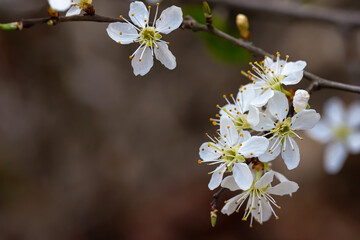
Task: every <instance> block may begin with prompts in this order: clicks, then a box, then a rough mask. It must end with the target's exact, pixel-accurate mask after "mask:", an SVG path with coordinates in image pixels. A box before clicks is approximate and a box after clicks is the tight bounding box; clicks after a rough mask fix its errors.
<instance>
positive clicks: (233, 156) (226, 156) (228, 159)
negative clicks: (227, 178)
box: [222, 146, 245, 171]
mask: <svg viewBox="0 0 360 240" xmlns="http://www.w3.org/2000/svg"><path fill="white" fill-rule="evenodd" d="M238 149H239V147H238V146H235V147H231V148H228V149H226V150H225V151H224V152H223V156H222V160H223V161H224V162H225V163H226V165H227V166H228V168H229V171H232V165H233V164H234V163H236V162H244V161H245V158H244V157H243V156H242V155H241V154H239V153H238Z"/></svg>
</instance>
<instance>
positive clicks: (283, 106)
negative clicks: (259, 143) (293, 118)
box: [268, 91, 289, 121]
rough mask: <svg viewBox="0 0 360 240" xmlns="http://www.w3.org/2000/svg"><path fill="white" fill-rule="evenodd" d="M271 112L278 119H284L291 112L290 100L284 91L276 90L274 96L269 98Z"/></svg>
mask: <svg viewBox="0 0 360 240" xmlns="http://www.w3.org/2000/svg"><path fill="white" fill-rule="evenodd" d="M268 108H269V112H270V113H271V114H272V115H273V116H274V117H275V118H276V119H278V120H280V121H282V120H284V119H285V118H286V116H287V114H288V112H289V102H288V100H287V98H286V96H285V94H284V93H282V92H279V91H275V92H274V96H273V97H272V98H271V99H269V103H268Z"/></svg>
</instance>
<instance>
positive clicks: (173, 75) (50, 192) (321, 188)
mask: <svg viewBox="0 0 360 240" xmlns="http://www.w3.org/2000/svg"><path fill="white" fill-rule="evenodd" d="M234 1H235V2H236V0H234ZM239 2H244V1H239ZM251 2H261V3H262V4H264V5H271V4H277V5H276V6H281V5H282V4H287V3H288V2H290V1H280V0H276V1H275V0H274V1H269V0H263V1H260V0H256V1H255V0H254V1H251ZM291 2H296V4H300V5H307V6H309V7H311V6H316V7H324V8H332V9H339V10H348V11H360V2H359V1H358V0H306V1H305V0H304V1H301V0H297V1H295V0H294V1H291ZM200 3H201V1H166V0H165V1H163V2H162V4H161V9H164V8H165V7H167V6H170V5H172V4H176V5H178V6H181V7H183V10H184V12H185V13H190V14H192V15H193V16H194V17H196V18H197V19H199V18H200V20H201V5H200ZM279 4H280V5H279ZM46 6H47V5H46V1H45V0H30V1H29V0H0V22H10V21H15V20H19V19H21V18H32V17H43V16H46V14H47V13H46ZM94 6H95V9H96V12H97V13H98V14H100V15H106V16H113V17H117V16H119V15H120V14H123V15H124V16H125V15H127V13H128V9H129V1H124V0H102V1H100V0H94ZM212 6H213V10H214V15H215V16H214V19H215V20H214V21H215V22H216V25H217V26H218V27H220V28H222V29H224V30H225V31H227V32H229V33H231V34H234V35H236V34H238V33H237V32H236V27H235V23H234V22H235V16H236V14H237V13H240V12H241V13H245V14H246V15H247V16H248V17H249V20H250V25H251V29H250V30H251V34H252V39H251V41H253V42H254V43H255V44H256V45H258V46H260V47H262V48H264V49H265V50H267V51H268V52H272V53H275V52H276V51H280V52H281V53H282V54H283V55H286V54H289V55H290V60H294V61H295V60H299V59H301V60H306V61H307V63H308V66H307V70H308V71H311V72H313V73H315V74H317V75H319V76H322V77H325V78H329V79H331V80H334V81H338V82H346V83H352V84H357V85H359V84H360V76H359V75H360V74H359V69H360V63H359V59H360V58H359V56H360V55H359V54H360V52H359V51H360V50H359V49H360V31H359V28H357V29H354V30H352V31H349V29H347V28H346V27H344V26H341V25H336V24H329V23H323V22H317V21H309V20H304V19H299V18H291V17H289V16H285V15H282V14H275V13H274V14H272V13H270V12H263V11H257V10H254V9H249V8H246V7H234V6H229V5H228V4H224V3H223V2H222V1H220V0H219V1H216V3H215V4H212ZM106 27H107V24H104V23H84V22H83V23H81V22H80V23H63V24H59V25H58V26H55V27H49V26H46V25H38V26H35V27H33V28H31V29H26V30H24V31H21V32H0V239H1V240H3V239H4V240H18V239H19V240H22V239H24V240H30V239H37V240H43V239H52V240H57V239H68V240H75V239H76V240H85V239H86V240H87V239H88V240H97V239H130V240H138V239H149V240H152V239H157V240H162V239H167V240H172V239H174V240H177V239H207V240H210V239H224V240H227V239H229V240H230V239H299V240H300V239H327V240H330V239H339V238H342V239H356V238H357V237H358V236H359V234H360V228H359V226H360V219H359V216H360V207H359V200H360V192H359V186H360V175H359V173H358V168H359V167H360V161H359V156H350V157H349V158H348V160H347V162H346V163H345V165H344V168H343V169H342V171H341V172H340V173H339V174H338V175H334V176H332V175H328V174H326V173H325V172H324V170H323V165H322V164H323V162H322V158H323V147H322V146H321V145H319V144H318V143H316V142H314V141H313V140H311V139H305V141H302V142H301V143H299V144H300V147H301V148H300V149H301V163H300V166H299V167H298V168H297V169H295V170H293V171H289V170H287V169H286V168H285V165H284V163H283V162H282V161H281V160H277V161H275V162H274V165H273V168H274V169H276V170H278V171H280V172H282V173H284V175H286V176H287V177H288V178H289V179H291V180H293V181H296V182H298V183H299V185H300V189H299V190H298V192H297V193H296V194H294V195H293V197H292V198H290V197H288V196H285V197H278V198H276V200H277V201H278V203H279V205H281V206H282V209H281V210H278V211H277V214H278V215H279V216H280V219H279V220H275V219H274V218H271V219H270V221H269V222H267V223H265V224H264V225H263V226H260V225H258V224H254V227H253V228H249V222H243V221H241V216H239V215H232V216H230V217H227V216H224V215H221V214H219V216H218V221H217V225H216V227H215V228H212V227H211V225H210V218H209V204H210V202H211V200H212V194H213V192H211V191H209V190H208V188H207V184H208V181H209V176H208V175H207V172H208V171H210V170H211V169H212V167H206V166H199V165H198V164H197V159H198V158H199V156H198V148H199V146H200V145H201V144H202V143H203V142H204V141H206V136H205V135H204V133H205V132H209V133H212V132H214V131H215V128H214V127H213V126H212V125H211V124H210V122H209V121H208V118H209V117H212V116H214V115H215V114H216V113H217V109H216V107H215V106H216V104H220V105H222V104H224V103H225V102H224V100H223V99H222V97H221V96H222V94H229V93H236V92H237V89H238V87H239V85H240V84H245V83H246V82H247V81H246V79H245V77H243V76H242V75H241V73H240V72H241V70H248V69H249V66H248V64H247V63H248V61H253V60H260V59H259V58H253V57H252V56H251V54H249V53H248V52H246V51H244V50H241V49H236V48H233V47H232V46H231V45H230V44H229V43H226V42H223V41H221V40H219V39H217V38H214V37H209V36H208V35H206V34H196V33H193V32H191V31H189V30H177V31H175V32H173V33H172V34H170V35H168V36H164V39H166V40H168V41H170V42H171V44H170V50H171V51H172V52H173V54H174V55H175V56H176V58H177V63H178V66H177V68H176V69H175V70H173V71H169V70H167V69H166V68H164V67H163V66H162V65H161V64H160V62H158V61H155V65H154V67H153V68H152V70H151V71H150V73H149V74H147V75H146V76H145V77H135V76H134V75H133V73H132V68H131V65H130V61H129V58H128V56H129V55H131V54H132V53H133V51H134V50H135V49H136V48H137V46H135V45H123V46H121V45H118V44H116V43H115V42H114V41H113V40H111V39H110V38H109V37H108V35H107V34H106V31H105V29H106ZM307 84H308V82H307V80H303V81H302V83H301V84H300V85H299V86H297V87H299V88H305V87H306V86H307ZM333 95H337V96H340V97H341V98H342V99H343V100H344V101H345V102H346V103H350V102H351V101H353V100H356V99H357V98H358V97H359V96H358V95H356V94H352V93H345V92H340V91H334V90H327V89H324V90H322V91H320V92H315V93H314V94H313V95H312V96H311V99H310V104H311V106H312V107H313V108H315V109H317V110H318V111H319V112H322V110H321V109H322V106H323V103H324V101H325V100H326V99H327V98H329V97H330V96H333ZM302 136H305V133H302ZM230 196H231V195H230V194H229V193H225V194H224V195H222V196H221V198H220V203H221V202H223V201H224V200H226V199H227V198H229V197H230Z"/></svg>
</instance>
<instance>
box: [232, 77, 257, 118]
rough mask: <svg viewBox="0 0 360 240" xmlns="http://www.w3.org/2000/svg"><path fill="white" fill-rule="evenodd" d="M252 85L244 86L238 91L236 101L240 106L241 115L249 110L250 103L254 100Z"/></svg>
mask: <svg viewBox="0 0 360 240" xmlns="http://www.w3.org/2000/svg"><path fill="white" fill-rule="evenodd" d="M252 85H253V84H246V85H245V86H242V87H241V88H240V89H239V92H238V94H237V96H236V101H237V103H238V105H239V106H240V111H241V113H245V112H246V111H248V110H249V105H250V102H251V101H252V100H253V99H254V98H255V96H256V94H255V91H254V89H253V87H252Z"/></svg>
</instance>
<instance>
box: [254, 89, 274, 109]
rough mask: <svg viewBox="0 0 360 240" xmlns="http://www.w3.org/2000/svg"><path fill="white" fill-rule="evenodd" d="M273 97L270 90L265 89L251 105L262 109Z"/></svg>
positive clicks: (272, 92)
mask: <svg viewBox="0 0 360 240" xmlns="http://www.w3.org/2000/svg"><path fill="white" fill-rule="evenodd" d="M273 96H274V91H273V90H272V89H267V90H266V91H265V92H262V93H261V94H260V96H258V97H256V98H255V99H254V100H252V101H251V104H252V105H254V106H255V107H262V106H264V105H265V104H266V103H267V102H268V101H269V99H270V98H272V97H273Z"/></svg>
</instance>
